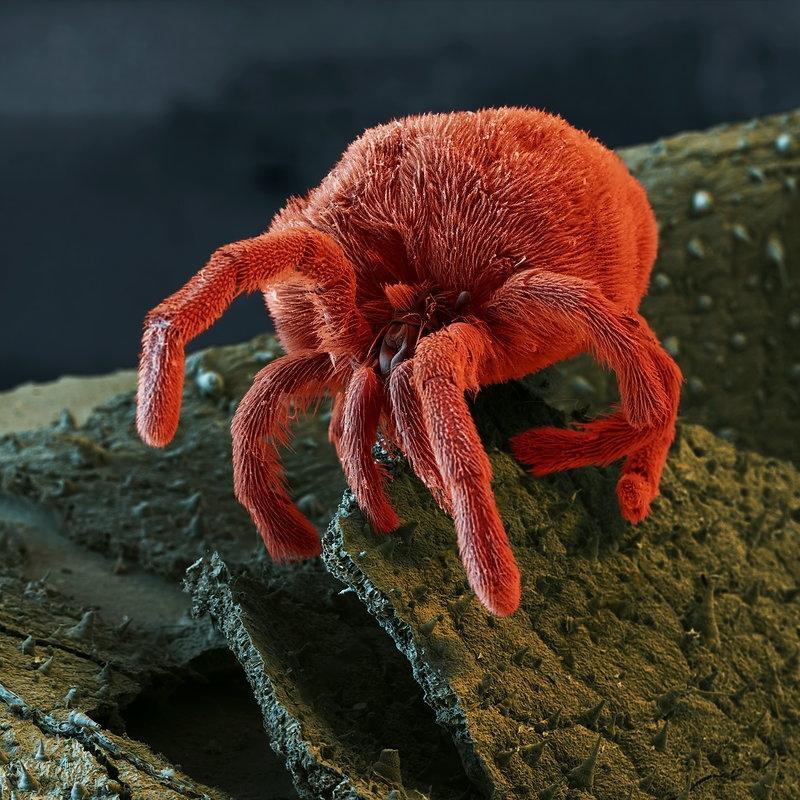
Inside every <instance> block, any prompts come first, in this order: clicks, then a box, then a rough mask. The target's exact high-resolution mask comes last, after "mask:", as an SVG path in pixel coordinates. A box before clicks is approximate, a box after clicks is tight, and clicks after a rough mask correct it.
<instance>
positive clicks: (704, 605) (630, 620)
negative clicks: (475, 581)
mask: <svg viewBox="0 0 800 800" xmlns="http://www.w3.org/2000/svg"><path fill="white" fill-rule="evenodd" d="M474 410H475V414H476V417H477V419H478V420H479V421H480V427H481V429H482V431H483V435H484V440H485V442H486V444H487V446H488V447H489V449H490V457H491V461H492V466H493V469H494V487H495V492H496V495H497V498H498V502H499V505H500V509H501V513H502V516H503V519H504V522H505V524H506V527H507V529H508V531H509V533H510V538H511V541H512V545H513V548H514V551H515V553H516V555H517V558H518V559H519V563H520V567H521V570H522V573H523V576H524V579H523V587H524V588H523V599H522V607H521V609H520V610H519V611H518V612H517V613H516V614H514V615H512V616H511V617H508V618H504V619H498V618H493V617H491V616H490V615H489V614H488V613H487V612H486V610H485V609H483V608H482V607H481V606H480V605H479V604H478V603H477V601H476V600H475V599H474V597H473V595H472V594H471V592H469V590H468V589H467V587H466V583H465V579H464V573H463V569H462V566H461V563H460V561H459V558H458V554H457V552H456V546H455V534H454V531H453V527H452V523H451V522H450V520H448V519H447V518H446V517H445V516H444V515H443V514H442V513H441V512H439V511H438V510H437V509H435V508H434V506H433V504H432V501H431V499H430V497H429V495H428V494H427V492H426V491H425V490H424V488H423V487H422V486H421V485H420V484H419V482H418V481H417V480H416V479H415V478H412V477H411V476H410V475H409V474H408V473H407V472H406V471H405V470H402V469H401V470H400V472H399V474H398V475H397V477H396V478H395V480H394V481H393V482H392V484H391V496H392V499H393V501H394V503H395V504H396V508H397V509H398V512H399V514H400V516H401V519H402V521H403V523H404V524H405V525H406V526H412V527H413V533H411V535H410V536H409V535H408V532H407V531H406V536H405V538H402V537H399V536H397V535H394V534H393V535H391V536H389V537H381V538H376V537H375V536H374V535H373V534H372V533H371V531H370V530H369V527H368V526H367V525H365V524H364V520H363V518H362V516H361V514H360V512H359V511H358V509H357V508H356V507H355V506H354V505H353V504H352V503H351V504H349V505H348V504H347V503H345V504H344V506H343V508H342V510H341V513H340V515H339V516H338V517H337V518H336V519H335V520H334V522H333V523H332V525H331V527H330V528H329V530H328V532H327V534H326V536H325V542H324V544H325V550H324V558H325V561H326V563H327V565H328V567H329V569H330V570H331V571H332V572H333V573H334V574H335V575H336V576H337V577H339V578H341V579H342V580H343V581H344V582H345V583H346V584H347V585H348V586H350V587H352V588H353V589H354V590H355V592H356V594H357V595H358V597H359V598H360V599H361V600H362V601H363V602H364V603H365V605H366V607H367V608H368V609H369V611H370V612H371V613H372V614H374V615H375V617H376V619H377V621H378V622H379V623H380V624H381V625H382V626H383V627H384V629H385V630H387V632H388V633H389V634H390V635H391V636H392V637H393V639H394V640H395V642H396V644H397V646H398V648H399V649H400V650H401V651H402V652H404V653H405V654H406V656H407V657H408V658H409V660H410V662H411V664H412V667H413V670H414V675H415V677H416V678H417V680H418V681H419V683H420V684H421V685H422V687H423V690H424V693H425V697H426V699H427V701H428V703H429V704H430V705H431V706H432V707H433V709H434V711H435V712H436V715H437V718H438V719H439V721H440V722H441V723H442V724H443V725H445V726H446V727H447V728H448V729H449V730H450V731H451V733H452V734H453V737H454V740H455V741H456V743H457V745H458V747H459V750H460V751H461V754H462V758H463V760H464V763H465V766H466V768H467V770H468V771H469V773H470V774H471V776H472V777H473V778H474V779H475V781H476V783H477V784H478V785H483V786H484V787H485V788H486V790H487V792H488V791H489V787H493V788H494V791H495V792H499V794H497V796H500V797H503V796H505V797H509V798H512V797H513V798H516V797H519V798H524V797H529V796H536V794H537V793H539V792H543V794H542V795H541V796H543V797H548V796H550V795H549V794H548V790H552V791H553V792H554V795H553V796H561V795H559V791H561V789H560V787H564V788H566V787H570V790H571V793H570V794H569V796H570V797H584V796H594V797H597V798H607V800H612V799H614V800H616V798H620V800H623V798H648V797H657V798H662V799H663V798H684V797H689V796H691V797H692V798H712V797H713V798H731V799H735V798H748V800H751V799H752V798H753V797H756V798H758V797H767V796H769V792H768V789H767V788H766V786H767V784H770V783H771V782H773V781H775V782H776V786H775V790H774V796H775V797H785V798H790V797H797V796H798V793H799V792H800V761H799V758H798V757H799V756H800V727H799V726H798V715H800V691H798V689H799V686H798V663H799V662H798V653H800V650H799V649H798V625H799V624H800V605H799V604H798V597H799V596H800V576H798V572H799V571H800V540H799V539H798V533H800V525H799V524H798V523H800V476H799V475H798V473H797V471H796V469H795V468H794V467H793V466H791V465H789V464H787V463H784V462H780V461H778V460H776V459H767V458H764V457H761V456H758V455H755V454H752V453H745V452H740V451H736V450H735V449H734V448H733V447H732V446H731V445H730V444H728V443H726V442H724V441H722V440H720V439H718V438H716V437H714V436H713V435H712V434H710V433H708V432H707V431H705V430H703V429H702V428H700V427H698V426H695V425H683V426H681V430H680V436H679V441H678V443H677V444H676V446H675V448H674V450H673V453H672V455H671V457H670V460H669V463H668V466H667V469H666V472H665V475H664V480H663V485H662V496H661V497H660V498H659V499H657V500H656V502H655V503H654V508H653V513H652V515H651V516H650V517H649V518H648V519H647V520H646V521H645V522H644V523H642V524H641V525H639V526H638V527H632V526H629V525H627V524H624V523H623V522H622V520H621V518H620V516H619V513H618V511H617V509H616V506H615V503H616V499H615V495H614V477H615V476H614V470H598V469H584V470H575V471H572V472H570V473H568V474H561V475H555V476H551V477H549V478H545V479H533V478H530V477H529V476H527V475H526V474H525V473H524V472H523V471H522V469H521V468H520V467H519V465H518V464H517V463H516V462H515V461H514V460H513V459H512V458H511V457H510V455H509V454H508V453H507V451H506V450H505V444H506V441H507V437H508V435H510V434H512V433H513V432H515V431H517V430H520V429H522V428H524V427H526V426H527V425H530V424H542V423H545V422H547V421H548V420H549V419H550V418H551V412H549V411H548V410H547V409H546V407H544V406H543V405H541V404H538V403H537V402H536V400H535V398H533V397H531V396H530V395H528V394H527V392H526V391H525V390H524V389H523V388H522V387H521V386H518V385H509V386H505V387H499V388H496V389H492V390H487V391H485V392H483V393H482V394H481V395H480V396H479V398H478V402H477V403H476V405H475V409H474ZM598 745H599V750H597V747H598ZM596 750H597V752H596V761H592V760H591V759H590V761H589V763H584V761H585V760H586V759H587V758H589V757H590V756H591V755H592V753H594V752H595V751H596ZM582 764H583V766H581V765H582ZM592 765H593V771H592V770H591V769H590V767H591V766H592Z"/></svg>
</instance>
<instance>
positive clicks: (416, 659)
mask: <svg viewBox="0 0 800 800" xmlns="http://www.w3.org/2000/svg"><path fill="white" fill-rule="evenodd" d="M357 507H358V504H357V503H356V500H355V498H354V497H353V495H352V493H351V492H350V491H349V490H347V491H346V492H345V493H344V496H343V498H342V502H341V504H340V505H339V508H338V510H337V513H336V514H335V515H334V517H333V519H332V520H331V523H330V525H329V526H328V529H327V531H326V532H325V534H324V536H323V549H322V558H323V561H324V562H325V565H326V567H327V569H328V571H329V572H330V573H331V574H332V575H333V576H334V577H336V578H337V579H338V580H340V581H341V582H342V583H343V584H344V585H345V586H347V587H349V588H351V589H353V590H354V591H355V592H356V594H357V595H358V597H359V599H360V600H361V602H362V603H364V605H365V606H366V607H367V609H368V610H369V611H370V613H371V614H372V615H373V616H374V617H375V619H376V620H377V621H378V624H379V625H380V626H381V627H382V628H383V629H384V630H385V631H386V632H387V633H388V634H389V636H390V637H391V639H392V641H393V642H394V644H395V646H396V647H397V649H398V650H399V651H400V652H401V653H402V654H403V655H404V656H405V657H406V658H407V659H408V660H409V662H410V664H411V668H412V671H413V674H414V678H415V679H416V680H417V682H418V683H419V684H420V686H421V687H422V690H423V695H424V698H425V701H426V703H427V704H428V705H429V706H430V707H431V708H432V709H433V711H434V713H435V715H436V721H437V722H438V723H439V724H441V725H443V726H444V727H445V728H446V729H447V730H449V732H450V733H451V735H452V737H453V740H454V742H455V744H456V747H457V748H458V750H459V752H460V754H461V759H462V763H463V765H464V769H465V771H466V773H467V776H468V777H469V779H470V780H471V781H472V782H473V783H474V784H476V786H478V787H480V788H481V789H482V790H483V791H484V792H486V793H487V795H488V794H491V792H492V786H493V784H492V781H491V778H490V777H489V773H488V770H487V768H486V765H485V763H484V761H483V759H482V758H481V757H480V756H479V755H478V753H477V752H476V751H475V748H474V739H473V738H472V736H471V735H470V734H469V721H468V718H467V714H466V712H465V711H464V709H463V708H462V707H461V704H460V703H459V700H458V697H457V696H456V694H455V692H454V691H453V690H452V688H451V687H450V685H449V684H448V682H447V681H446V680H445V679H444V678H441V676H439V675H438V672H437V670H436V669H435V667H433V665H430V664H427V663H426V662H425V661H424V660H423V659H422V657H421V655H420V653H419V652H418V650H417V646H416V643H415V641H414V634H413V631H412V629H411V627H410V626H409V625H407V624H406V623H404V622H403V621H402V620H400V619H399V618H398V617H397V615H396V614H395V613H394V610H393V607H392V603H391V601H390V600H389V598H388V597H387V596H386V595H385V594H384V593H383V592H381V591H380V589H378V588H377V587H376V586H375V585H374V584H372V583H371V582H370V581H369V580H368V579H367V577H366V575H365V574H364V573H363V572H362V571H361V570H360V569H359V568H358V566H357V565H356V563H355V562H354V561H353V560H352V559H351V558H350V554H349V553H348V552H347V551H346V550H345V549H344V548H343V547H340V546H339V544H338V541H339V539H338V536H337V533H336V528H337V526H338V523H339V518H340V517H342V516H346V515H347V514H349V513H351V512H352V511H353V510H355V509H356V508H357Z"/></svg>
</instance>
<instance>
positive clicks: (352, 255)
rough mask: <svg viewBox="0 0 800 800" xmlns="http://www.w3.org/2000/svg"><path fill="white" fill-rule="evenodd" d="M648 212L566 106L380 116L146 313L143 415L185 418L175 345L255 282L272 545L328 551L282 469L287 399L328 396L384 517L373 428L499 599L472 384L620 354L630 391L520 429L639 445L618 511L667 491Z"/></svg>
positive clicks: (497, 548) (588, 445)
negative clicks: (251, 232) (279, 206)
mask: <svg viewBox="0 0 800 800" xmlns="http://www.w3.org/2000/svg"><path fill="white" fill-rule="evenodd" d="M656 248H657V234H656V226H655V220H654V217H653V214H652V211H651V209H650V205H649V203H648V201H647V197H646V195H645V192H644V190H643V188H642V187H641V186H640V185H639V183H638V182H637V181H636V180H635V179H634V178H633V177H632V176H631V175H630V174H629V173H628V171H627V169H626V168H625V166H624V164H623V163H622V162H621V160H620V159H619V158H618V157H617V156H616V155H615V154H614V153H612V152H611V151H609V150H607V149H606V148H604V147H603V146H602V145H601V144H600V143H599V142H597V141H596V140H594V139H592V138H590V137H589V136H588V135H587V134H585V133H583V132H581V131H578V130H576V129H575V128H573V127H571V126H570V125H568V124H567V123H566V122H565V121H563V120H562V119H560V118H558V117H554V116H551V115H549V114H545V113H543V112H540V111H535V110H532V109H513V108H506V109H489V110H485V111H479V112H474V113H472V112H463V113H454V114H444V115H436V114H430V115H424V116H419V117H409V118H406V119H401V120H398V121H396V122H393V123H390V124H387V125H383V126H380V127H377V128H373V129H370V130H368V131H367V132H366V133H365V134H364V135H363V136H362V137H360V138H359V139H358V140H357V141H355V142H354V143H353V144H352V145H351V146H350V147H349V148H348V149H347V150H346V151H345V153H344V155H343V156H342V158H341V160H340V161H339V163H338V164H337V165H336V166H335V167H334V169H333V170H332V171H331V173H330V174H329V175H328V176H327V177H326V178H325V179H324V180H323V181H322V183H321V184H320V185H319V187H317V188H315V189H313V190H312V191H311V192H309V193H308V195H307V196H305V197H304V198H293V199H292V200H290V201H289V202H288V203H287V205H286V207H285V208H284V209H283V210H282V211H281V212H279V213H278V214H277V215H276V217H275V218H274V220H273V222H272V224H271V226H270V228H269V229H268V231H267V232H266V233H265V234H262V235H261V236H258V237H255V238H254V239H250V240H246V241H244V242H238V243H236V244H233V245H227V246H225V247H223V248H221V249H220V250H218V251H217V252H216V253H215V254H214V255H213V256H212V258H211V259H210V261H209V263H208V264H207V265H206V267H205V268H204V269H203V270H202V271H201V272H200V273H198V275H197V276H195V278H193V279H192V280H191V281H190V282H189V283H188V284H187V285H186V286H185V287H184V288H183V289H181V290H179V291H178V292H177V293H176V294H175V295H173V296H172V297H171V298H168V299H167V300H166V301H164V303H162V304H161V305H160V306H158V307H157V308H155V309H153V311H151V312H150V314H149V315H148V317H147V320H146V323H145V333H144V339H143V350H142V359H141V362H140V383H139V412H138V424H139V430H140V432H141V434H142V436H143V438H144V439H145V440H146V441H148V442H150V443H151V444H155V445H161V444H164V443H166V442H167V441H169V439H170V438H171V437H172V435H173V433H174V430H175V427H176V426H177V421H178V415H179V409H180V390H181V385H182V376H183V346H184V344H185V343H186V342H187V341H188V340H189V339H191V338H192V337H193V336H195V335H197V334H198V333H199V332H201V331H202V330H204V329H205V328H206V327H208V326H209V325H210V324H211V323H212V322H213V321H214V320H215V319H216V318H217V317H218V316H219V315H220V314H221V313H222V311H223V310H224V309H225V308H226V307H227V305H229V303H230V302H231V301H232V300H233V298H234V297H235V296H236V295H238V294H240V293H241V292H244V291H253V290H256V289H261V290H262V291H264V294H265V298H266V303H267V306H268V309H269V311H270V313H271V315H272V317H273V319H274V321H275V327H276V331H277V334H278V336H279V338H280V340H281V342H282V344H283V346H284V347H285V349H286V352H287V355H286V356H285V357H284V358H283V359H280V360H279V361H277V362H275V363H273V364H271V365H269V366H268V367H267V368H265V370H263V371H262V372H261V373H259V375H258V376H256V380H255V382H254V385H253V388H252V389H251V390H250V392H248V394H247V395H246V396H245V398H244V399H243V401H242V403H241V404H240V406H239V408H238V410H237V413H236V416H235V418H234V422H233V426H232V431H233V455H234V473H235V481H236V491H237V496H238V497H239V499H240V500H241V501H242V502H243V503H244V505H245V506H247V508H248V509H249V510H250V512H251V515H252V516H253V519H254V521H255V522H256V524H257V526H258V528H259V530H260V531H261V534H262V536H263V537H264V540H265V543H266V545H267V548H268V549H269V551H270V553H271V554H272V555H273V557H276V558H278V559H289V558H296V557H303V556H307V555H313V554H315V553H318V552H319V541H318V537H317V535H316V533H315V532H314V530H313V528H312V527H311V525H310V523H309V522H308V520H306V519H305V518H304V517H303V516H302V515H301V514H300V512H299V511H297V509H296V508H295V507H294V506H293V505H292V504H291V503H290V501H289V500H288V497H287V495H286V492H285V489H284V488H283V486H282V473H281V471H280V467H279V466H278V463H277V453H276V447H275V446H276V444H278V443H279V442H281V441H283V437H284V436H285V435H286V434H285V425H286V415H287V410H286V409H287V404H288V402H289V401H290V400H292V401H294V402H295V404H297V403H301V404H302V403H308V402H311V401H312V400H314V399H315V398H316V397H318V396H319V394H320V393H324V392H329V393H331V394H333V395H334V398H335V402H334V413H333V418H332V421H331V431H330V436H331V440H332V441H333V442H334V444H335V445H336V446H337V450H338V452H339V456H340V459H341V461H342V465H343V467H344V470H345V475H346V477H347V479H348V482H349V484H350V486H351V488H352V489H353V491H354V493H355V495H356V497H357V499H358V501H359V503H360V504H361V506H362V509H363V510H364V512H365V514H366V515H367V516H368V517H369V518H370V520H371V522H372V524H373V527H374V528H375V529H376V530H378V531H388V530H392V529H393V528H395V527H397V524H398V522H399V521H398V519H397V517H396V514H395V513H394V510H393V509H392V508H391V505H390V504H389V501H388V499H387V497H386V494H385V490H384V487H383V481H384V475H383V473H382V472H381V470H380V469H379V468H378V466H377V465H376V464H375V463H374V461H373V460H372V457H371V444H372V442H373V440H374V437H375V435H376V433H377V431H378V430H380V431H382V432H383V434H384V435H385V436H386V438H388V439H389V440H390V441H391V442H393V443H394V444H395V445H396V446H397V447H398V449H400V450H401V451H402V452H404V453H405V455H406V456H407V458H408V460H409V462H410V463H411V465H412V467H413V468H414V469H415V471H416V472H417V474H418V475H419V476H420V478H421V479H422V480H423V481H424V482H425V483H426V485H427V486H428V487H429V488H430V490H431V492H432V493H433V495H434V497H435V498H436V499H437V501H438V502H439V504H440V505H441V506H442V508H443V509H445V510H446V511H448V512H449V513H451V514H452V515H453V518H454V520H455V524H456V530H457V533H458V539H459V548H460V551H461V554H462V557H463V559H464V563H465V568H466V570H467V574H468V577H469V579H470V583H471V585H472V587H473V588H474V589H475V591H476V593H477V594H478V596H479V597H480V599H481V600H482V602H484V604H485V605H487V607H489V608H490V609H491V610H492V611H494V612H495V613H498V614H507V613H510V612H512V611H513V610H514V609H515V608H516V607H517V605H518V603H519V592H520V589H519V574H518V571H517V568H516V564H515V562H514V559H513V555H512V553H511V550H510V548H509V545H508V541H507V538H506V535H505V532H504V530H503V526H502V522H501V520H500V518H499V515H498V514H497V509H496V506H495V502H494V498H493V496H492V493H491V489H490V487H489V482H490V479H491V469H490V466H489V462H488V459H487V458H486V455H485V453H484V452H483V450H482V448H481V446H480V440H479V439H478V436H477V433H476V431H475V427H474V424H473V422H472V420H471V418H470V416H469V412H468V409H467V406H466V404H465V401H464V393H465V391H467V390H472V391H476V390H478V389H479V388H480V387H481V386H485V385H487V384H490V383H496V382H501V381H506V380H509V379H511V378H516V377H521V376H523V375H526V374H529V373H531V372H535V371H537V370H539V369H541V368H543V367H545V366H548V365H550V364H553V363H555V362H557V361H560V360H563V359H565V358H569V357H571V356H573V355H576V354H577V353H581V352H584V351H588V352H591V353H592V354H593V355H594V356H595V357H596V358H597V359H598V360H600V361H601V362H602V363H604V364H605V365H607V366H608V367H609V368H611V369H612V370H614V372H615V373H616V375H617V379H618V382H619V385H620V395H621V401H622V402H621V408H620V409H619V410H617V411H615V412H613V413H612V414H610V415H609V416H607V417H603V418H601V419H598V420H595V421H593V422H590V423H588V424H586V425H583V426H581V427H579V428H577V429H555V428H540V429H535V430H532V431H528V432H527V433H524V434H521V435H520V436H518V437H516V438H515V440H514V441H513V447H514V452H515V454H516V455H517V457H518V458H519V459H520V460H521V461H523V462H524V463H526V464H528V465H529V466H530V467H531V468H532V470H533V471H534V472H535V473H536V474H544V473H546V472H551V471H554V470H558V469H566V468H572V467H578V466H584V465H588V464H606V463H610V462H611V461H614V460H616V459H620V458H625V462H624V464H623V468H622V475H621V478H620V481H619V484H618V497H619V501H620V508H621V511H622V513H623V515H624V516H625V517H626V518H627V519H629V520H630V521H631V522H638V521H639V520H641V519H642V518H643V517H644V516H646V514H647V513H648V510H649V506H650V501H651V500H652V498H653V497H654V496H655V495H656V494H657V493H658V482H659V479H660V475H661V471H662V468H663V464H664V460H665V458H666V454H667V450H668V448H669V445H670V443H671V441H672V439H673V437H674V424H675V417H676V414H677V406H678V397H679V388H680V382H681V376H680V372H679V371H678V368H677V366H676V365H675V364H674V362H673V361H672V360H671V359H670V358H669V356H668V355H667V354H666V353H665V352H664V350H663V349H662V348H661V346H660V345H659V343H658V341H657V339H656V338H655V336H654V335H653V333H652V332H651V331H650V329H649V327H648V325H647V323H646V321H645V320H644V319H643V318H642V317H641V316H640V315H639V314H638V313H637V309H638V305H639V302H640V300H641V298H642V296H643V295H644V294H645V292H646V290H647V285H648V280H649V275H650V270H651V267H652V264H653V261H654V259H655V254H656Z"/></svg>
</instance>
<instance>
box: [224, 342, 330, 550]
mask: <svg viewBox="0 0 800 800" xmlns="http://www.w3.org/2000/svg"><path fill="white" fill-rule="evenodd" d="M332 373H333V368H332V366H331V361H330V358H329V356H328V355H327V354H325V353H321V354H320V353H305V354H298V355H292V356H284V357H283V358H279V359H278V360H277V361H273V362H272V363H271V364H268V365H267V366H266V367H264V369H262V370H261V371H260V372H259V373H258V374H257V375H256V377H255V380H254V381H253V385H252V386H251V387H250V389H249V390H248V392H247V394H245V396H244V397H243V398H242V401H241V402H240V403H239V406H238V408H237V409H236V413H235V415H234V417H233V422H232V424H231V435H232V438H233V479H234V489H235V493H236V497H237V499H238V500H239V502H240V503H241V504H242V505H243V506H244V507H245V508H246V509H247V510H248V511H249V512H250V516H251V517H252V518H253V522H255V524H256V527H257V528H258V532H259V533H260V534H261V538H262V539H263V540H264V544H265V545H266V546H267V550H268V551H269V554H270V555H271V556H272V558H273V559H274V560H275V561H290V560H293V559H297V558H305V557H307V556H315V555H319V552H320V541H319V536H318V534H317V531H316V530H315V529H314V526H313V525H312V524H311V523H310V522H309V521H308V519H306V517H305V516H304V515H303V514H301V513H300V511H298V509H297V508H296V507H295V505H294V504H293V503H292V501H291V500H290V499H289V496H288V495H287V493H286V488H285V484H284V476H283V471H282V469H281V467H280V464H279V463H278V449H277V447H278V445H280V444H283V443H285V442H286V440H287V437H288V423H289V419H288V417H289V409H288V406H289V400H290V399H291V401H292V402H293V403H294V404H295V405H296V406H300V407H304V406H306V405H307V404H308V403H309V402H311V401H312V400H313V399H314V398H316V397H318V396H319V395H320V394H321V393H322V392H323V391H324V390H325V389H326V388H327V387H328V384H329V381H330V380H331V378H332Z"/></svg>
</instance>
